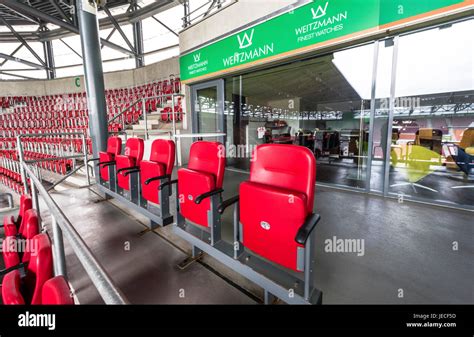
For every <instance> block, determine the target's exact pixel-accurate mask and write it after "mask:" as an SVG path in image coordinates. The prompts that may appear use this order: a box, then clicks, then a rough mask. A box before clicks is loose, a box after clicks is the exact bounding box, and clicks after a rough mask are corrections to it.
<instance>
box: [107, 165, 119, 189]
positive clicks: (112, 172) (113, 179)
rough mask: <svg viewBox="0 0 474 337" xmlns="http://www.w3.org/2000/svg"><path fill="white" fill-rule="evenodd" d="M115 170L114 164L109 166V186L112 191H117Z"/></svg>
mask: <svg viewBox="0 0 474 337" xmlns="http://www.w3.org/2000/svg"><path fill="white" fill-rule="evenodd" d="M115 170H116V166H115V165H111V166H109V188H110V190H111V191H112V192H114V193H117V176H116V174H115Z"/></svg>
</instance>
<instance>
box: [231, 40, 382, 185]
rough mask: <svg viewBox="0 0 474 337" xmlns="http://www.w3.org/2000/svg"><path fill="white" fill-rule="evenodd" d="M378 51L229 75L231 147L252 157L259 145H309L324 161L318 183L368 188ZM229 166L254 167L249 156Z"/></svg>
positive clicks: (338, 54) (370, 48)
mask: <svg viewBox="0 0 474 337" xmlns="http://www.w3.org/2000/svg"><path fill="white" fill-rule="evenodd" d="M373 48H374V45H373V44H369V45H364V46H360V47H357V48H352V49H348V50H344V51H340V52H336V53H333V54H329V55H326V56H321V57H317V58H314V59H311V60H305V61H300V62H295V63H291V64H288V65H284V66H280V67H277V68H273V69H269V70H264V71H259V72H254V73H251V74H246V75H242V76H238V77H233V78H228V79H227V80H226V102H225V106H226V109H225V111H226V112H225V115H226V117H227V121H226V125H227V134H228V135H229V136H230V137H231V138H228V142H232V145H236V146H241V147H244V148H245V150H246V151H245V152H246V153H247V154H250V153H251V152H252V149H253V148H254V147H255V146H257V145H259V144H269V143H272V144H291V145H301V146H305V147H307V148H308V149H310V150H311V152H313V153H314V154H315V156H316V158H317V159H318V173H317V180H318V182H324V183H330V184H336V185H343V186H349V187H354V188H361V189H365V188H366V184H365V182H366V168H367V159H368V156H367V154H368V146H369V144H368V141H369V117H370V103H371V83H372V69H373V55H374V49H373ZM354 64H357V67H354ZM282 159H283V160H284V158H282ZM229 163H230V164H231V165H232V166H234V167H236V168H239V169H245V170H247V169H248V168H249V158H248V156H247V157H245V158H233V159H232V160H230V161H229Z"/></svg>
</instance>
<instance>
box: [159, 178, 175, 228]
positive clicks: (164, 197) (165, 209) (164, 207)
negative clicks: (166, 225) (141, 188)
mask: <svg viewBox="0 0 474 337" xmlns="http://www.w3.org/2000/svg"><path fill="white" fill-rule="evenodd" d="M168 180H169V179H161V180H160V186H161V185H162V184H164V183H166V182H167V181H168ZM171 192H172V187H171V186H169V185H167V186H165V187H164V188H162V189H158V200H159V201H160V216H161V218H162V219H165V218H168V217H170V216H171V213H170V195H171Z"/></svg>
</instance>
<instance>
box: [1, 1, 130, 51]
mask: <svg viewBox="0 0 474 337" xmlns="http://www.w3.org/2000/svg"><path fill="white" fill-rule="evenodd" d="M0 4H2V5H4V6H5V7H8V8H10V9H12V10H16V11H20V12H22V13H25V14H27V15H31V16H33V17H37V18H39V19H41V20H43V21H45V22H49V23H52V24H53V25H56V26H59V27H62V28H64V29H66V30H68V31H70V32H72V33H74V34H79V28H78V27H76V26H74V25H72V24H70V23H68V22H64V21H63V20H60V19H58V18H56V17H54V16H51V15H49V14H46V13H43V12H41V11H39V10H37V9H36V8H33V7H31V6H28V5H25V4H24V3H22V2H19V1H16V0H0ZM101 41H102V43H103V44H104V45H105V46H107V47H109V48H111V49H115V50H117V51H119V52H122V53H124V54H127V55H131V56H135V53H134V52H132V51H130V50H127V49H125V48H123V47H120V46H119V45H116V44H115V43H112V42H110V41H105V40H104V39H101Z"/></svg>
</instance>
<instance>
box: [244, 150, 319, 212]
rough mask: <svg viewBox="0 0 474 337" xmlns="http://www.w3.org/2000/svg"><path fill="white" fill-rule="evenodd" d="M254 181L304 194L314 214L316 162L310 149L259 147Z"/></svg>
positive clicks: (254, 169)
mask: <svg viewBox="0 0 474 337" xmlns="http://www.w3.org/2000/svg"><path fill="white" fill-rule="evenodd" d="M250 181H251V182H254V183H259V184H264V185H269V186H275V187H279V188H283V189H287V190H290V191H295V192H300V193H303V194H305V195H306V198H307V199H306V200H307V212H308V213H311V212H312V211H313V202H314V188H315V184H316V159H315V157H314V154H313V153H312V152H311V151H310V150H309V149H308V148H306V147H302V146H296V145H281V144H265V145H260V146H258V147H257V148H256V149H255V151H254V153H253V158H252V163H251V165H250Z"/></svg>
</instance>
